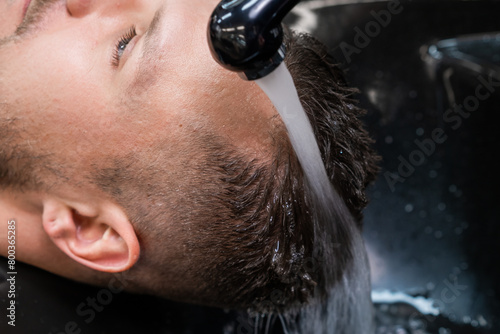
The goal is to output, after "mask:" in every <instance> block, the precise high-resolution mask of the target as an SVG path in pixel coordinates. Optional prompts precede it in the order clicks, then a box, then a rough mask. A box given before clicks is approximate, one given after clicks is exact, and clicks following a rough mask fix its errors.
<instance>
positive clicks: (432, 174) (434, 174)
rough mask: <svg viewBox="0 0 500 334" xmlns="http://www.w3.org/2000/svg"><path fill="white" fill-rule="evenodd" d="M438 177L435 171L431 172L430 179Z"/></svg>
mask: <svg viewBox="0 0 500 334" xmlns="http://www.w3.org/2000/svg"><path fill="white" fill-rule="evenodd" d="M437 176H438V173H437V172H436V171H435V170H434V169H433V170H431V171H430V172H429V177H430V178H431V179H435V178H436V177H437Z"/></svg>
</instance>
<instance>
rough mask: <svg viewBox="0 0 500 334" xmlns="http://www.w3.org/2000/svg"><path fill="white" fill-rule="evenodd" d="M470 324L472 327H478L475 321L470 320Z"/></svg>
mask: <svg viewBox="0 0 500 334" xmlns="http://www.w3.org/2000/svg"><path fill="white" fill-rule="evenodd" d="M470 324H471V326H472V327H477V326H478V325H479V323H478V322H477V320H472V321H471V322H470Z"/></svg>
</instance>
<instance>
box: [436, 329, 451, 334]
mask: <svg viewBox="0 0 500 334" xmlns="http://www.w3.org/2000/svg"><path fill="white" fill-rule="evenodd" d="M438 333H439V334H451V330H449V329H448V328H444V327H440V328H439V332H438Z"/></svg>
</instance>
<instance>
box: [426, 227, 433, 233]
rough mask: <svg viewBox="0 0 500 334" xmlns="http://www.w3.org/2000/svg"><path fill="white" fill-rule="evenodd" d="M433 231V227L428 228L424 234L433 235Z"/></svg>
mask: <svg viewBox="0 0 500 334" xmlns="http://www.w3.org/2000/svg"><path fill="white" fill-rule="evenodd" d="M432 231H433V228H432V227H431V226H427V227H426V228H425V229H424V232H425V233H427V234H431V233H432Z"/></svg>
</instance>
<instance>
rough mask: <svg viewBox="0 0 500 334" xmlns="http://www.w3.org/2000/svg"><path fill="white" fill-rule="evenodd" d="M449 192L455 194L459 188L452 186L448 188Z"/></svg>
mask: <svg viewBox="0 0 500 334" xmlns="http://www.w3.org/2000/svg"><path fill="white" fill-rule="evenodd" d="M448 190H449V192H450V193H454V192H456V191H457V186H456V185H454V184H452V185H451V186H449V187H448Z"/></svg>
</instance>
